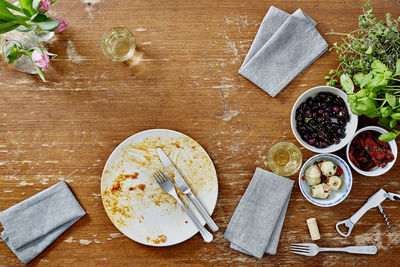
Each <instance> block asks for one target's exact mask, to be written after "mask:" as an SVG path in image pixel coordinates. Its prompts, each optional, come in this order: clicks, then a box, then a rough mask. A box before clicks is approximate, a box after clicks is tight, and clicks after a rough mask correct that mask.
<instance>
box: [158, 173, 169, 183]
mask: <svg viewBox="0 0 400 267" xmlns="http://www.w3.org/2000/svg"><path fill="white" fill-rule="evenodd" d="M160 173H161V175H162V176H163V177H164V179H165V180H166V181H167V180H169V177H168V176H167V175H165V174H164V173H163V172H162V171H160Z"/></svg>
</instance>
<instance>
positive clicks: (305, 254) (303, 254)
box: [291, 251, 311, 256]
mask: <svg viewBox="0 0 400 267" xmlns="http://www.w3.org/2000/svg"><path fill="white" fill-rule="evenodd" d="M291 252H292V253H294V254H298V255H302V256H311V255H310V254H308V253H304V252H294V251H291Z"/></svg>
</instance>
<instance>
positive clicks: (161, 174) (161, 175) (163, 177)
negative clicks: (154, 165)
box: [157, 170, 167, 183]
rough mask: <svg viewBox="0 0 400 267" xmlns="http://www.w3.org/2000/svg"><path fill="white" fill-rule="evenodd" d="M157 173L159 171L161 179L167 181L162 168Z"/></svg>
mask: <svg viewBox="0 0 400 267" xmlns="http://www.w3.org/2000/svg"><path fill="white" fill-rule="evenodd" d="M157 173H158V175H159V177H160V179H161V181H162V182H163V183H165V182H166V181H167V179H165V174H164V173H163V172H162V171H161V170H158V172H157Z"/></svg>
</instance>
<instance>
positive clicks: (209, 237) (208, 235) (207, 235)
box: [174, 195, 213, 243]
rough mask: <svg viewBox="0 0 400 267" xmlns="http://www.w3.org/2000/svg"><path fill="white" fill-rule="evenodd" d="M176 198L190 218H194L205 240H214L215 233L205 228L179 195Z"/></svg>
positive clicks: (208, 241) (195, 224) (194, 222)
mask: <svg viewBox="0 0 400 267" xmlns="http://www.w3.org/2000/svg"><path fill="white" fill-rule="evenodd" d="M174 198H175V199H176V201H177V202H178V203H179V205H181V207H182V208H183V210H184V211H185V213H186V214H187V215H188V216H189V218H190V219H191V220H192V222H193V224H194V226H196V228H197V229H198V230H199V232H200V234H201V236H202V237H203V239H204V241H206V242H207V243H210V242H211V241H212V240H213V235H212V234H211V233H210V232H209V231H208V230H207V229H206V228H204V226H203V225H202V224H201V223H200V222H199V221H198V220H197V218H196V217H195V216H194V214H193V213H192V212H191V211H190V210H189V209H188V208H187V207H186V206H185V204H183V203H182V201H181V200H180V198H179V197H178V195H175V196H174Z"/></svg>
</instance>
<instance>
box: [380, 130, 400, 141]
mask: <svg viewBox="0 0 400 267" xmlns="http://www.w3.org/2000/svg"><path fill="white" fill-rule="evenodd" d="M398 135H399V134H396V133H392V132H388V133H384V134H381V135H380V136H379V140H380V141H381V142H390V141H392V140H394V139H396V137H397V136H398Z"/></svg>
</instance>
